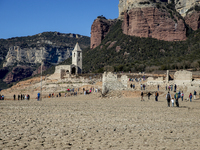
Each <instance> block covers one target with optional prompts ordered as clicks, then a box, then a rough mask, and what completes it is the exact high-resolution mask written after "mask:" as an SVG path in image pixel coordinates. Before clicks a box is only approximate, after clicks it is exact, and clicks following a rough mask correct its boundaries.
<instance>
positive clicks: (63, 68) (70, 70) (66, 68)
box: [53, 43, 82, 79]
mask: <svg viewBox="0 0 200 150" xmlns="http://www.w3.org/2000/svg"><path fill="white" fill-rule="evenodd" d="M81 73H82V50H81V48H80V46H79V44H78V43H76V45H75V47H74V50H73V51H72V64H71V65H59V66H56V68H55V72H54V74H53V76H55V77H57V78H60V79H63V78H65V77H70V76H71V75H77V74H81Z"/></svg>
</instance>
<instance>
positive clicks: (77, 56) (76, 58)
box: [72, 43, 82, 74]
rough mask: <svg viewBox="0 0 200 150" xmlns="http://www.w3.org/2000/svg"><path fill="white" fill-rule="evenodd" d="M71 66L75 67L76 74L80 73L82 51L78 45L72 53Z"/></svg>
mask: <svg viewBox="0 0 200 150" xmlns="http://www.w3.org/2000/svg"><path fill="white" fill-rule="evenodd" d="M72 65H74V66H76V74H80V73H82V50H81V48H80V46H79V44H78V43H76V45H75V47H74V50H73V51H72Z"/></svg>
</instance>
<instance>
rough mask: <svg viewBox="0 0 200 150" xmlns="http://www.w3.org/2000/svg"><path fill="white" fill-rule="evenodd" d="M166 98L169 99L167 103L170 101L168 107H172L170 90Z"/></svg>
mask: <svg viewBox="0 0 200 150" xmlns="http://www.w3.org/2000/svg"><path fill="white" fill-rule="evenodd" d="M166 100H167V103H168V107H170V100H171V95H170V93H169V92H168V93H167V95H166Z"/></svg>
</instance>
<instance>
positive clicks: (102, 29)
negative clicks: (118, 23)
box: [90, 17, 115, 49]
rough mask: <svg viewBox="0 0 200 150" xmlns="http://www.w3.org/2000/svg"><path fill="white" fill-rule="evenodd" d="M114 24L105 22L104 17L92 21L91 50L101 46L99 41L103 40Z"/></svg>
mask: <svg viewBox="0 0 200 150" xmlns="http://www.w3.org/2000/svg"><path fill="white" fill-rule="evenodd" d="M114 22H115V20H107V19H106V18H105V17H97V19H95V20H94V22H93V24H92V27H91V42H90V48H91V49H94V48H95V47H97V46H99V44H101V41H102V40H103V39H104V38H105V36H106V34H107V33H108V32H109V29H110V27H111V26H112V25H113V23H114Z"/></svg>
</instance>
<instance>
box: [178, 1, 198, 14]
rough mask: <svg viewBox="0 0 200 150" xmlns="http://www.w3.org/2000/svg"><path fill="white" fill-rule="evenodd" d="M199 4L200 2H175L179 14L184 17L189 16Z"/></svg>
mask: <svg viewBox="0 0 200 150" xmlns="http://www.w3.org/2000/svg"><path fill="white" fill-rule="evenodd" d="M199 4H200V0H175V5H176V11H177V12H179V13H180V14H181V16H183V17H185V16H186V15H187V11H188V10H189V9H190V8H192V7H194V6H195V5H199Z"/></svg>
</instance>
